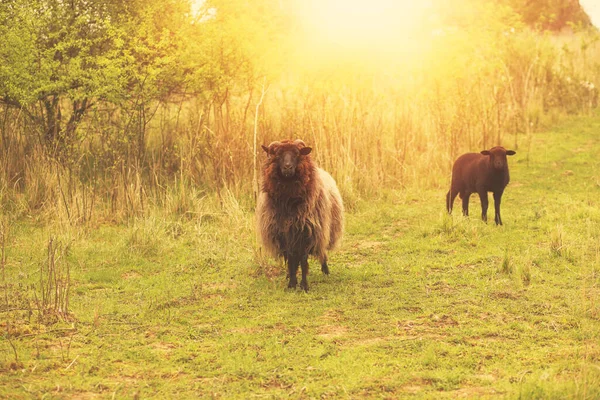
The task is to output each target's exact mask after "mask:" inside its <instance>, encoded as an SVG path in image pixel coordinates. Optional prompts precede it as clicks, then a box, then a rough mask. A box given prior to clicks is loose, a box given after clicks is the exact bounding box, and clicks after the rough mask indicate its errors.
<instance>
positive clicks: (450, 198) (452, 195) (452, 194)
mask: <svg viewBox="0 0 600 400" xmlns="http://www.w3.org/2000/svg"><path fill="white" fill-rule="evenodd" d="M457 195H458V191H457V190H452V188H450V190H449V191H448V193H447V194H446V209H447V210H448V214H452V208H453V206H454V199H456V196H457Z"/></svg>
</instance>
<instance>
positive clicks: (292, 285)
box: [286, 282, 296, 290]
mask: <svg viewBox="0 0 600 400" xmlns="http://www.w3.org/2000/svg"><path fill="white" fill-rule="evenodd" d="M286 290H296V282H293V283H292V282H290V283H288V286H287V289H286Z"/></svg>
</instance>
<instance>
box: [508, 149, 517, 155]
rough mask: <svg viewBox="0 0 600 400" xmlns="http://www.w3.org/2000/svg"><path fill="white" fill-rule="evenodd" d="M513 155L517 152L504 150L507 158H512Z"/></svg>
mask: <svg viewBox="0 0 600 400" xmlns="http://www.w3.org/2000/svg"><path fill="white" fill-rule="evenodd" d="M515 154H517V152H516V151H514V150H506V155H507V156H514V155H515Z"/></svg>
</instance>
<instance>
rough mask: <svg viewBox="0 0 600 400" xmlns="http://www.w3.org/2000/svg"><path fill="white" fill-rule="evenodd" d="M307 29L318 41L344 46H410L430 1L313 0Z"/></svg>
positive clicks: (307, 14) (307, 8)
mask: <svg viewBox="0 0 600 400" xmlns="http://www.w3.org/2000/svg"><path fill="white" fill-rule="evenodd" d="M304 7H305V9H304V19H305V27H306V29H307V32H309V34H310V35H311V36H312V39H313V40H314V41H315V42H318V43H320V44H322V45H336V46H341V47H344V48H384V47H387V46H390V45H392V46H393V45H400V46H403V47H406V46H410V45H411V43H414V42H415V38H416V36H417V32H418V31H419V30H420V28H421V26H422V22H423V20H424V18H426V17H427V11H428V9H429V8H430V7H431V2H430V1H414V0H404V1H398V0H310V1H307V2H306V3H305V5H304Z"/></svg>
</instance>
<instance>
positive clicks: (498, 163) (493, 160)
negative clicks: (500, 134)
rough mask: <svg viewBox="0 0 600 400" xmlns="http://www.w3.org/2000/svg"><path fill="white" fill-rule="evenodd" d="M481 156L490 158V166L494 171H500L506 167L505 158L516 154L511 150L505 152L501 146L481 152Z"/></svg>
mask: <svg viewBox="0 0 600 400" xmlns="http://www.w3.org/2000/svg"><path fill="white" fill-rule="evenodd" d="M481 154H483V155H484V156H489V157H490V165H492V167H494V169H498V170H502V169H504V168H505V167H506V166H507V165H508V161H507V160H506V156H512V155H514V154H516V152H515V151H513V150H506V149H505V148H504V147H502V146H496V147H492V148H491V149H489V150H484V151H482V152H481Z"/></svg>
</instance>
